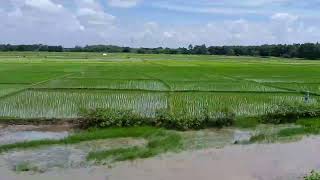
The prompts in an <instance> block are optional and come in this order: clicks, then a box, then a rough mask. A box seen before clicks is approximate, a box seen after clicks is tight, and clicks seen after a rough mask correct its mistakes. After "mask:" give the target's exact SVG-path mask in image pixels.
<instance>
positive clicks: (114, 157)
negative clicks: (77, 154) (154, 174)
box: [87, 131, 183, 163]
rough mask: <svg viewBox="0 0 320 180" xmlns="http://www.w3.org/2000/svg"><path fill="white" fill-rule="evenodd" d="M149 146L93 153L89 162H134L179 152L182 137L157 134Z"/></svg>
mask: <svg viewBox="0 0 320 180" xmlns="http://www.w3.org/2000/svg"><path fill="white" fill-rule="evenodd" d="M147 139H148V141H149V142H148V144H147V146H145V147H132V148H126V149H124V148H119V149H112V150H107V151H98V152H91V153H89V155H88V156H87V160H89V161H92V160H93V161H95V162H97V163H100V162H101V161H103V160H106V159H110V160H111V161H125V160H134V159H138V158H148V157H152V156H156V155H158V154H162V153H166V152H169V151H178V150H180V149H181V148H182V147H183V144H182V141H181V140H182V139H181V136H180V135H178V134H176V133H173V132H164V131H162V132H160V131H159V132H157V133H155V134H153V135H152V136H150V137H147Z"/></svg>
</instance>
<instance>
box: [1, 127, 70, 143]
mask: <svg viewBox="0 0 320 180" xmlns="http://www.w3.org/2000/svg"><path fill="white" fill-rule="evenodd" d="M70 131H71V129H70V128H69V127H67V126H65V125H61V126H57V125H55V126H30V125H28V126H26V125H17V126H7V127H2V128H0V145H4V144H12V143H17V142H25V141H32V140H44V139H54V140H57V139H63V138H65V137H67V136H68V135H69V133H70Z"/></svg>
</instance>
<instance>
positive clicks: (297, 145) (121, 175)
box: [0, 137, 320, 180]
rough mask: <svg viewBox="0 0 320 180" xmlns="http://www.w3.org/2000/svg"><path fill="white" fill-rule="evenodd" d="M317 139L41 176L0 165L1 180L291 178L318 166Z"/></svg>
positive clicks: (295, 177)
mask: <svg viewBox="0 0 320 180" xmlns="http://www.w3.org/2000/svg"><path fill="white" fill-rule="evenodd" d="M319 152H320V137H309V138H304V139H303V140H301V141H299V142H293V143H286V144H280V143H278V144H254V145H234V146H228V147H224V148H222V149H207V150H199V151H192V152H183V153H180V154H166V155H163V156H160V157H155V158H151V159H146V160H137V161H134V162H122V163H117V164H115V165H114V167H113V168H110V167H89V168H77V169H64V170H61V169H60V170H58V169H57V170H53V171H49V172H46V173H43V174H36V175H30V174H28V173H27V174H26V173H22V174H21V173H20V174H16V173H14V172H12V171H10V170H8V169H6V168H4V167H3V166H0V174H1V178H0V179H1V180H42V179H48V180H51V179H52V180H53V179H56V178H59V179H61V180H64V179H65V180H68V179H77V180H87V179H92V180H119V179H130V180H150V179H152V180H164V179H175V180H176V179H183V180H194V179H202V180H212V179H219V180H294V179H302V176H303V175H305V174H306V173H308V172H309V171H310V170H312V169H319V168H320V160H319V158H317V157H318V155H319Z"/></svg>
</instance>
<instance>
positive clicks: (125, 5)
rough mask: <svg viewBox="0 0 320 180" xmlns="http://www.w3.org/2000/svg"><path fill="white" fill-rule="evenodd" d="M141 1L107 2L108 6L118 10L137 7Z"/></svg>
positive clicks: (122, 0)
mask: <svg viewBox="0 0 320 180" xmlns="http://www.w3.org/2000/svg"><path fill="white" fill-rule="evenodd" d="M141 1H142V0H109V5H110V6H113V7H120V8H131V7H134V6H137V5H138V4H139V3H140V2H141Z"/></svg>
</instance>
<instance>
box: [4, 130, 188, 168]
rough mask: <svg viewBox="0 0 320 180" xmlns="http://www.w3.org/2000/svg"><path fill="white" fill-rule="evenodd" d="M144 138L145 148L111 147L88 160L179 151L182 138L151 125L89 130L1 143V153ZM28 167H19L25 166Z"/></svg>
mask: <svg viewBox="0 0 320 180" xmlns="http://www.w3.org/2000/svg"><path fill="white" fill-rule="evenodd" d="M126 137H130V138H144V139H146V140H147V141H148V143H147V145H146V146H145V147H132V148H127V149H111V150H108V151H101V152H91V153H89V155H88V157H87V159H88V160H91V161H92V160H93V161H97V162H100V161H102V160H104V159H108V158H110V157H112V160H113V161H123V160H133V159H137V158H147V157H152V156H156V155H158V154H162V153H166V152H169V151H170V152H172V151H178V150H180V149H182V148H183V144H182V137H181V136H180V135H179V134H178V133H176V132H174V131H167V130H164V129H158V128H152V127H132V128H112V129H92V130H88V131H84V132H79V133H76V134H74V135H71V136H69V137H67V138H65V139H62V140H37V141H28V142H21V143H15V144H8V145H2V146H0V153H4V152H8V151H10V150H17V149H30V148H39V147H43V146H51V145H70V144H76V143H80V142H84V141H92V140H101V139H112V138H126ZM25 167H29V166H21V167H20V166H19V167H18V169H19V171H21V170H20V169H22V171H23V170H24V169H26V168H25Z"/></svg>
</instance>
